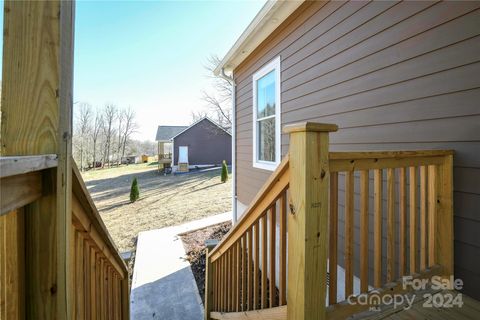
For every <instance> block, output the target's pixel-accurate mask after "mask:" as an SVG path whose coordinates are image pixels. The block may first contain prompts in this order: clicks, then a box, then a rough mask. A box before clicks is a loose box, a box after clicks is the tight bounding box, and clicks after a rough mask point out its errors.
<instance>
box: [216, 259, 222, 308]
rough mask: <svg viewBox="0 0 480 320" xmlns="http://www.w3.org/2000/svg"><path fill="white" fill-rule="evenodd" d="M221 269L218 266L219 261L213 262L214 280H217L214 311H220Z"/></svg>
mask: <svg viewBox="0 0 480 320" xmlns="http://www.w3.org/2000/svg"><path fill="white" fill-rule="evenodd" d="M221 268H222V267H221V266H220V260H217V261H215V278H216V280H217V283H216V285H215V288H216V291H217V294H216V298H215V310H216V311H220V270H221Z"/></svg>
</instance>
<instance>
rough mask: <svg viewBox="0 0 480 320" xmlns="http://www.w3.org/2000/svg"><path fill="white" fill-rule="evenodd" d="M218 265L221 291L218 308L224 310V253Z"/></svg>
mask: <svg viewBox="0 0 480 320" xmlns="http://www.w3.org/2000/svg"><path fill="white" fill-rule="evenodd" d="M218 266H219V271H220V272H219V275H218V276H219V280H220V281H219V293H218V310H219V311H224V310H223V294H224V291H223V255H221V256H220V257H219V258H218Z"/></svg>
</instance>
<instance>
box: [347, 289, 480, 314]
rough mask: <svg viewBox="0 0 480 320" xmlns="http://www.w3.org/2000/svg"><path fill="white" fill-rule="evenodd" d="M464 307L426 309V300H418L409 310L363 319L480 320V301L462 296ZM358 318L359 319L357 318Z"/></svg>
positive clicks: (455, 293)
mask: <svg viewBox="0 0 480 320" xmlns="http://www.w3.org/2000/svg"><path fill="white" fill-rule="evenodd" d="M444 293H452V294H454V295H457V294H459V293H458V292H455V291H444ZM462 300H463V306H462V307H458V306H453V307H452V308H433V307H432V308H425V307H424V306H423V304H424V302H425V299H419V300H417V301H416V302H415V303H414V304H413V306H412V308H410V309H408V310H399V311H396V312H395V311H393V310H392V309H388V310H385V311H382V312H381V313H370V314H369V315H365V317H359V318H361V319H369V320H373V319H375V320H380V319H388V320H407V319H426V320H430V319H431V320H437V319H439V320H462V319H465V320H469V319H470V320H476V319H480V301H477V300H474V299H472V298H470V297H468V296H466V295H465V294H463V295H462ZM355 318H357V317H355Z"/></svg>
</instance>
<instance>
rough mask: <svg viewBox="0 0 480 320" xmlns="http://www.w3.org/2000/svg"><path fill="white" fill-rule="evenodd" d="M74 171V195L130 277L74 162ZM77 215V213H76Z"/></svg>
mask: <svg viewBox="0 0 480 320" xmlns="http://www.w3.org/2000/svg"><path fill="white" fill-rule="evenodd" d="M72 170H73V181H72V182H73V183H72V191H73V194H74V195H75V196H76V197H77V198H78V200H79V202H80V203H81V205H82V207H83V209H84V210H85V213H86V214H87V216H88V218H89V220H90V222H91V224H92V226H93V227H94V228H95V229H96V230H97V232H98V234H99V235H100V236H101V238H102V240H103V241H104V242H105V244H106V245H107V246H108V248H109V249H110V251H111V252H112V253H113V257H114V258H115V260H116V262H117V263H118V265H119V266H120V267H121V268H122V271H123V272H125V275H127V276H128V268H127V266H126V264H125V261H124V260H123V259H122V257H121V256H120V252H119V251H118V248H117V246H116V245H115V242H114V241H113V239H112V238H111V236H110V233H109V232H108V230H107V227H106V226H105V223H103V220H102V218H101V217H100V213H99V212H98V209H97V207H96V206H95V203H94V202H93V199H92V197H91V196H90V193H89V192H88V190H87V187H86V186H85V182H84V181H83V178H82V176H81V174H80V171H79V170H78V167H77V165H76V164H75V163H74V162H72ZM74 214H75V212H74Z"/></svg>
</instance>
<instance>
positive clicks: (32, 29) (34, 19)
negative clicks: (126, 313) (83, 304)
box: [1, 0, 74, 319]
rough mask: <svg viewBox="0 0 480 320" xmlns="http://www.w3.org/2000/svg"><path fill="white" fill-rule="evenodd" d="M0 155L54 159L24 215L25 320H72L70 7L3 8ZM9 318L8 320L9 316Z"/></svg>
mask: <svg viewBox="0 0 480 320" xmlns="http://www.w3.org/2000/svg"><path fill="white" fill-rule="evenodd" d="M4 12H5V20H4V47H3V70H2V72H3V73H2V77H3V80H2V119H1V121H2V125H1V137H2V143H1V153H2V155H16V156H18V155H38V154H52V153H53V154H57V155H58V167H57V169H56V170H55V169H52V170H50V171H49V173H48V174H46V175H45V177H44V179H45V181H44V188H43V192H44V196H43V197H42V198H41V199H39V200H37V201H36V202H34V203H32V204H30V205H28V206H26V207H25V213H24V216H25V217H24V218H25V219H24V221H25V230H24V235H23V237H24V239H25V241H24V245H25V250H24V252H25V292H26V296H27V297H28V301H27V303H26V317H27V318H34V319H47V318H48V319H50V318H51V319H54V318H56V319H72V317H73V314H72V305H73V303H72V294H71V293H72V290H73V286H72V280H73V272H71V269H72V260H71V255H70V241H71V236H70V233H71V223H72V222H71V214H72V212H71V201H70V199H71V193H72V192H71V190H72V185H71V179H72V169H71V133H72V91H73V88H72V84H73V72H72V71H73V26H74V23H73V20H74V18H73V17H74V3H73V2H72V1H60V0H56V1H6V2H5V10H4ZM7 318H8V316H7Z"/></svg>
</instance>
